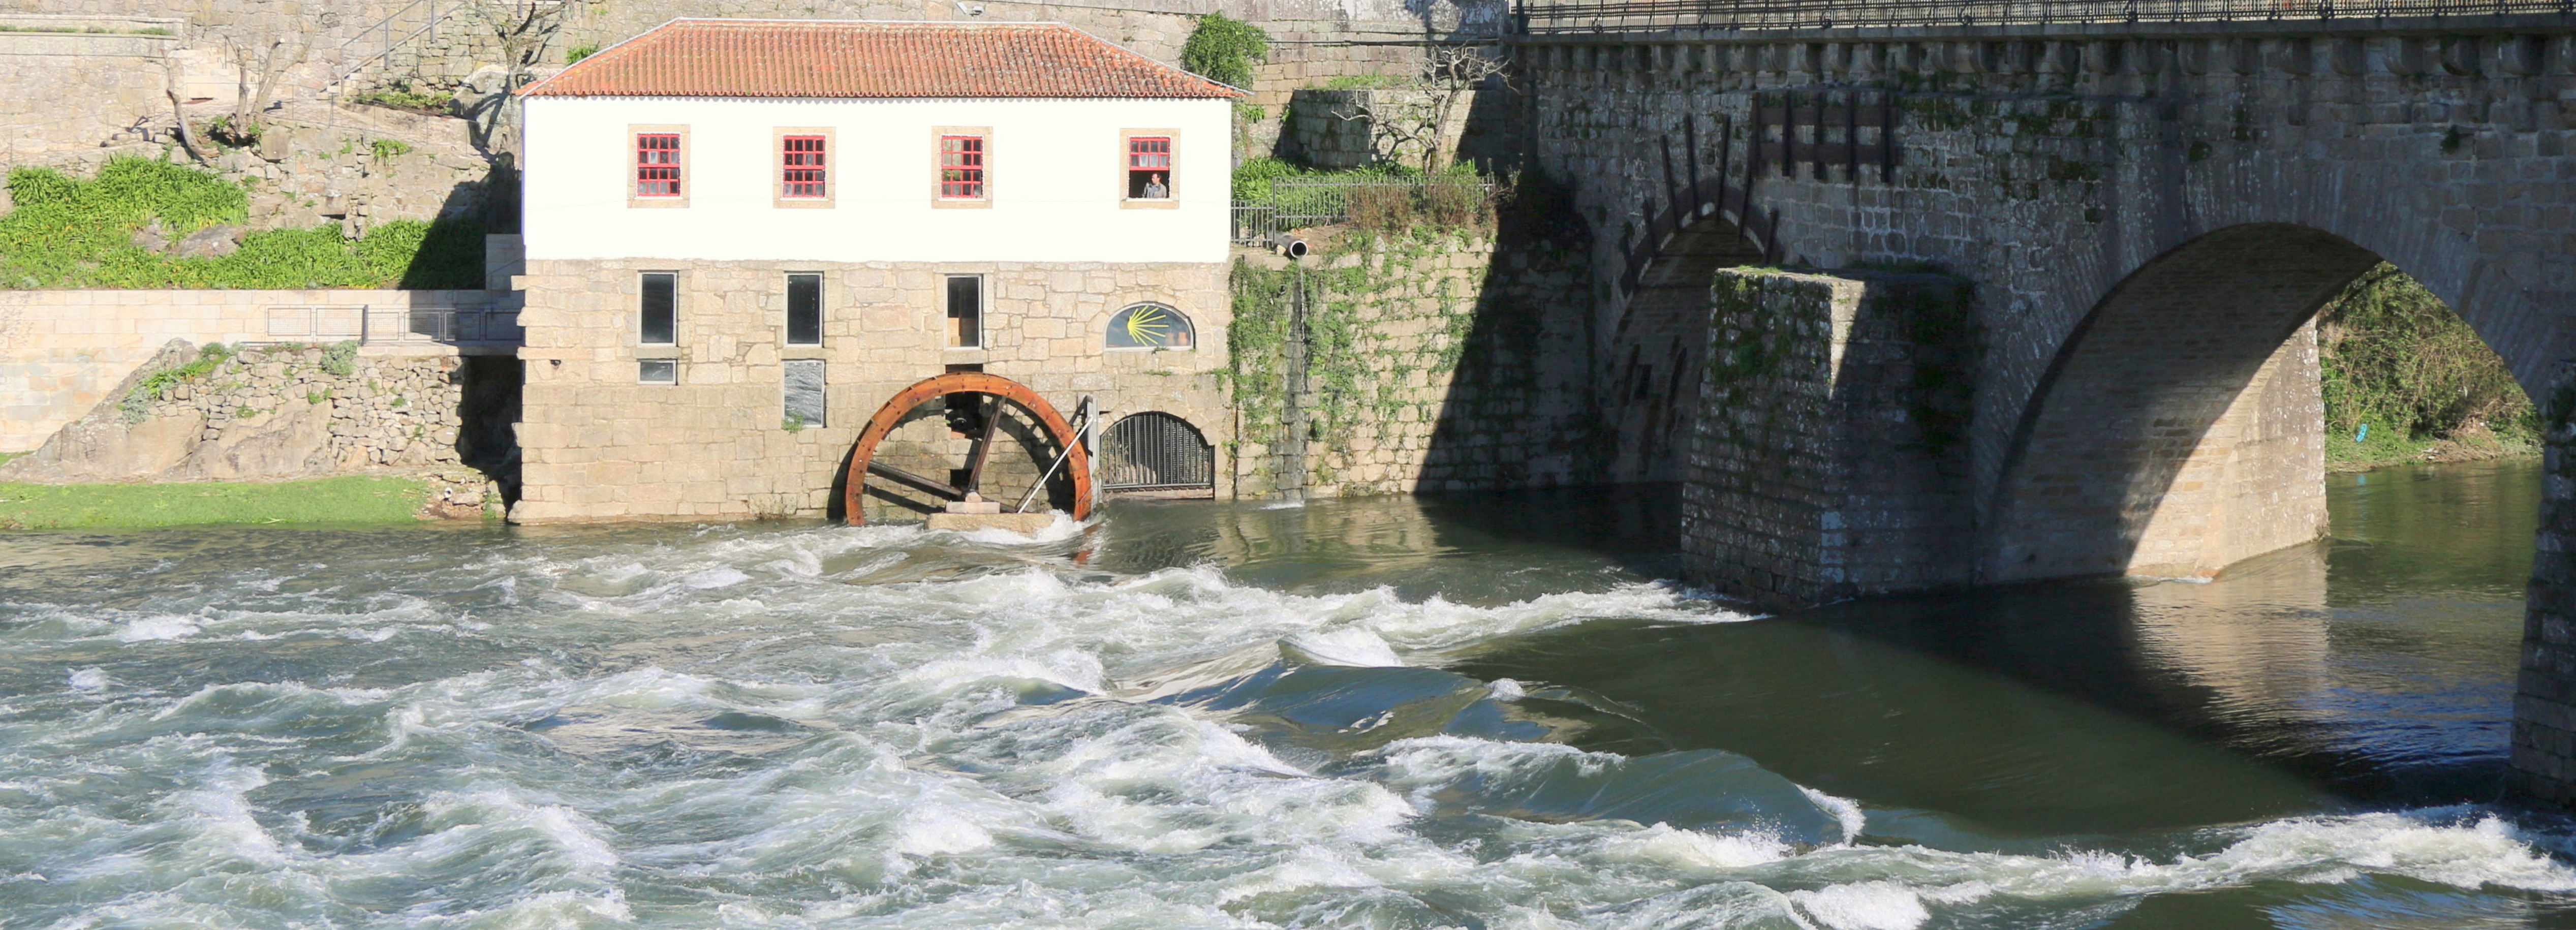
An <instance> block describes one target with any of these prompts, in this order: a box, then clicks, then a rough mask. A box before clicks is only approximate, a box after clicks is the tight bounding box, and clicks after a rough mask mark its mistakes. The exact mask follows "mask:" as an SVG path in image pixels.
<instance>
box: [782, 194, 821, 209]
mask: <svg viewBox="0 0 2576 930" xmlns="http://www.w3.org/2000/svg"><path fill="white" fill-rule="evenodd" d="M769 205H770V206H772V207H776V208H778V209H781V210H829V209H832V198H830V197H773V198H771V199H770V202H769Z"/></svg>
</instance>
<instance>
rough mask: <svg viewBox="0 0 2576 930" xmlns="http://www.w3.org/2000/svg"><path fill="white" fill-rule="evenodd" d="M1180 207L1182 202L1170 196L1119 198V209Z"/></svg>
mask: <svg viewBox="0 0 2576 930" xmlns="http://www.w3.org/2000/svg"><path fill="white" fill-rule="evenodd" d="M1180 208H1181V202H1180V201H1178V200H1175V199H1172V198H1170V197H1163V198H1159V199H1148V198H1143V197H1121V198H1119V199H1118V209H1121V210H1178V209H1180Z"/></svg>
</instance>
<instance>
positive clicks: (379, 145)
mask: <svg viewBox="0 0 2576 930" xmlns="http://www.w3.org/2000/svg"><path fill="white" fill-rule="evenodd" d="M367 147H368V148H369V149H372V150H374V151H375V153H376V160H377V161H391V160H393V159H395V158H400V157H402V156H404V155H409V154H411V143H409V142H405V141H403V140H401V139H378V140H376V141H374V142H372V143H369V144H368V146H367Z"/></svg>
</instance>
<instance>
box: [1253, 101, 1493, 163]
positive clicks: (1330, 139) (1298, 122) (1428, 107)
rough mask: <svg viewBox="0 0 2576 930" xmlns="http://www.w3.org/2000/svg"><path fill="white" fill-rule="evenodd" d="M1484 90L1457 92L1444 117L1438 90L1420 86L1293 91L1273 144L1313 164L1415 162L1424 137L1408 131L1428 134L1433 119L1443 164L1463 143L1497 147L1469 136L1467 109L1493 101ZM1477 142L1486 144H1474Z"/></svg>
mask: <svg viewBox="0 0 2576 930" xmlns="http://www.w3.org/2000/svg"><path fill="white" fill-rule="evenodd" d="M1485 95H1486V92H1484V91H1478V90H1462V91H1458V92H1456V93H1455V94H1454V95H1453V97H1454V99H1452V100H1450V101H1449V103H1448V105H1449V110H1448V113H1447V115H1446V117H1445V118H1444V117H1442V116H1441V115H1440V112H1439V110H1440V104H1441V100H1440V96H1441V95H1440V94H1439V93H1437V92H1435V91H1432V90H1427V89H1423V88H1419V87H1385V88H1354V89H1349V90H1333V89H1301V90H1296V91H1292V92H1290V97H1289V103H1288V111H1287V117H1286V119H1287V121H1286V123H1285V124H1284V125H1283V126H1282V127H1281V130H1280V134H1279V140H1278V142H1277V143H1276V145H1275V146H1274V150H1275V153H1276V154H1277V155H1279V156H1280V157H1282V158H1290V159H1294V160H1296V161H1299V162H1302V163H1304V164H1307V165H1311V166H1314V167H1317V168H1359V167H1365V166H1368V165H1373V164H1376V163H1378V162H1382V161H1392V162H1399V163H1402V164H1406V165H1412V166H1416V167H1419V166H1420V164H1421V160H1422V153H1423V148H1424V143H1425V141H1426V140H1424V139H1417V138H1411V137H1410V136H1412V135H1417V134H1419V135H1427V134H1428V133H1429V131H1430V129H1431V126H1432V124H1433V123H1435V122H1436V123H1438V124H1439V141H1440V151H1441V153H1442V154H1441V159H1440V164H1439V165H1437V166H1435V167H1446V166H1448V165H1449V164H1452V163H1454V162H1456V161H1457V160H1458V159H1459V158H1460V156H1461V151H1462V148H1463V149H1464V150H1465V151H1467V152H1470V153H1472V152H1476V151H1480V150H1482V151H1486V152H1490V151H1492V150H1493V149H1494V148H1495V146H1494V145H1493V144H1492V143H1491V142H1490V141H1489V140H1484V139H1476V140H1470V139H1469V138H1468V134H1469V130H1470V125H1469V124H1470V122H1471V121H1470V120H1469V116H1470V114H1474V113H1476V112H1477V111H1478V108H1479V106H1480V105H1483V106H1488V107H1490V106H1491V105H1492V104H1491V103H1490V102H1486V101H1484V100H1483V99H1482V98H1483V97H1484V96H1485ZM1381 120H1384V121H1388V122H1392V123H1395V124H1396V125H1397V126H1398V127H1400V129H1399V131H1393V132H1390V131H1387V130H1385V129H1383V128H1381V127H1380V126H1379V122H1380V121H1381ZM1479 128H1481V127H1479ZM1479 142H1482V143H1485V144H1484V145H1482V146H1478V145H1476V144H1475V143H1479ZM1264 154H1268V153H1264Z"/></svg>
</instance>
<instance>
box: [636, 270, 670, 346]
mask: <svg viewBox="0 0 2576 930" xmlns="http://www.w3.org/2000/svg"><path fill="white" fill-rule="evenodd" d="M679 287H680V276H679V275H675V274H668V273H662V274H648V275H645V276H644V300H643V311H644V312H643V326H642V327H641V328H640V329H638V330H637V341H640V342H642V343H644V344H646V345H657V346H666V345H670V344H672V343H673V342H675V341H676V340H674V339H673V338H672V336H673V334H674V333H676V332H678V331H679V309H678V308H679V293H678V292H679Z"/></svg>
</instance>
